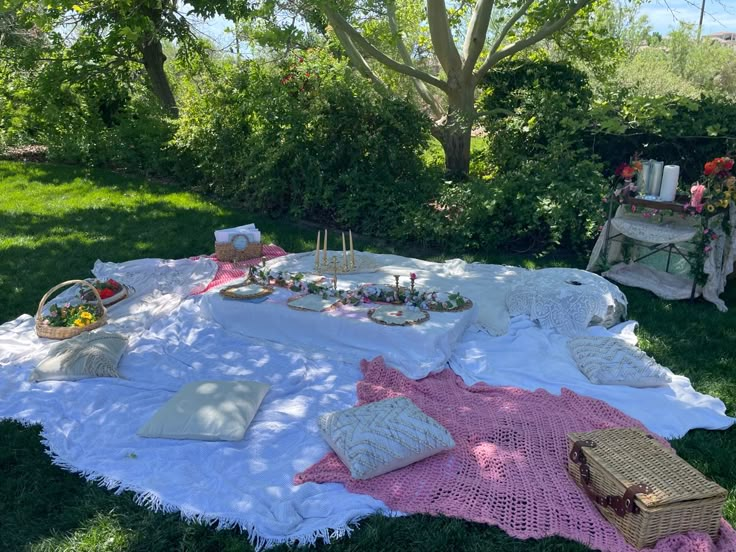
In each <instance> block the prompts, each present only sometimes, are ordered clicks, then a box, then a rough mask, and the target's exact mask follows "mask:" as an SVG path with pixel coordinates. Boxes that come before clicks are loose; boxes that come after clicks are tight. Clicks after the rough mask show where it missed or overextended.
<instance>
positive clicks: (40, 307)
mask: <svg viewBox="0 0 736 552" xmlns="http://www.w3.org/2000/svg"><path fill="white" fill-rule="evenodd" d="M73 284H83V285H85V286H87V287H88V288H90V289H91V290H92V291H93V292H94V294H95V298H96V299H97V302H98V303H99V305H100V308H101V309H102V313H103V314H105V312H107V309H106V308H105V305H104V303H103V302H102V298H101V297H100V292H99V291H97V288H96V287H95V286H93V285H92V284H90V283H89V282H88V281H87V280H67V281H66V282H61V283H60V284H57V285H55V286H54V287H52V288H51V289H50V290H48V291H47V292H46V294H45V295H44V296H43V297H42V298H41V301H40V303H38V310H37V311H36V320H37V321H39V322H40V321H41V313H42V312H43V307H44V305H45V304H46V301H47V300H48V298H49V296H50V295H51V294H52V293H54V292H55V291H56V290H58V289H61V288H63V287H64V286H69V285H73Z"/></svg>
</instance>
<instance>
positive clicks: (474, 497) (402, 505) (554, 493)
mask: <svg viewBox="0 0 736 552" xmlns="http://www.w3.org/2000/svg"><path fill="white" fill-rule="evenodd" d="M361 369H362V371H363V374H364V376H365V379H364V380H363V381H361V382H359V383H358V399H359V404H363V403H368V402H374V401H378V400H381V399H386V398H389V397H397V396H405V397H408V398H409V399H411V400H412V401H413V402H414V403H415V404H416V405H417V406H418V407H419V408H421V409H422V410H423V411H424V412H425V413H426V414H427V415H429V416H431V417H432V418H434V419H435V420H437V421H438V422H439V423H441V424H442V425H443V426H445V427H446V428H447V429H448V430H449V432H450V433H451V434H452V437H453V438H454V439H455V443H456V447H455V449H453V450H452V451H448V452H445V453H441V454H438V455H436V456H433V457H432V458H429V459H427V460H424V461H422V462H418V463H416V464H413V465H411V466H408V467H406V468H403V469H400V470H397V471H394V472H391V473H387V474H385V475H382V476H379V477H375V478H373V479H369V480H365V481H359V480H354V479H352V478H351V477H350V472H349V471H348V469H347V468H346V467H345V466H344V465H343V464H342V462H341V461H340V460H339V459H338V457H337V456H336V455H335V454H334V453H329V454H328V455H327V456H325V458H323V459H322V460H320V461H319V462H318V463H317V464H315V465H313V466H311V467H310V468H308V469H307V470H305V471H303V472H301V473H299V474H297V475H296V477H295V482H296V483H297V484H299V483H306V482H309V481H312V482H316V483H325V482H339V483H343V484H344V485H345V486H346V487H347V489H348V490H349V491H351V492H355V493H361V494H368V495H371V496H373V497H375V498H377V499H379V500H382V501H383V502H385V503H386V505H388V506H389V507H390V508H392V509H394V510H398V511H402V512H407V513H426V514H434V515H437V514H443V515H446V516H452V517H459V518H463V519H467V520H471V521H477V522H482V523H488V524H491V525H497V526H499V527H500V528H501V529H503V530H504V531H506V532H507V533H508V534H510V535H512V536H514V537H517V538H520V539H529V538H535V539H536V538H542V537H548V536H552V535H560V536H562V537H566V538H568V539H573V540H576V541H578V542H581V543H583V544H585V545H587V546H589V547H591V548H594V549H596V550H603V551H611V552H634V551H635V549H634V548H633V547H631V546H629V545H628V544H627V543H626V541H624V539H623V537H622V536H621V535H620V534H619V533H618V532H617V531H616V529H615V528H614V527H613V526H612V525H610V524H609V523H608V522H607V521H606V520H605V519H604V518H603V516H601V515H600V513H599V512H598V511H597V510H596V508H595V507H594V506H593V504H592V502H591V501H590V500H589V499H588V498H587V497H586V496H585V494H584V493H583V492H582V491H581V490H580V489H579V488H578V487H577V486H576V485H575V483H573V481H572V479H571V478H570V477H569V476H568V474H567V471H566V462H567V457H566V455H567V444H566V438H565V436H566V434H567V433H569V432H571V431H590V430H594V429H603V428H611V427H640V428H643V426H642V425H641V424H640V423H639V422H638V421H636V420H634V419H633V418H630V417H628V416H626V415H625V414H623V413H622V412H620V411H619V410H616V409H615V408H613V407H611V406H609V405H608V404H606V403H604V402H602V401H599V400H596V399H591V398H588V397H584V396H581V395H577V394H575V393H573V392H572V391H569V390H567V389H563V390H562V394H561V395H560V396H557V395H552V394H550V393H548V392H547V391H544V390H538V391H534V392H531V391H525V390H522V389H516V388H512V387H490V386H488V385H486V384H483V383H479V384H475V385H473V386H472V387H468V386H467V385H465V384H464V383H463V381H462V379H461V378H460V377H459V376H457V375H456V374H455V373H454V372H453V371H452V370H450V369H449V368H448V369H446V370H444V371H443V372H440V373H438V374H432V375H430V376H429V377H427V378H424V379H423V380H420V381H414V380H411V379H409V378H407V377H405V376H404V375H403V374H401V372H399V371H398V370H394V369H392V368H387V367H386V365H385V364H384V362H383V359H382V358H381V357H378V358H376V359H374V360H373V361H371V362H368V361H363V362H362V363H361ZM654 550H656V551H659V552H664V551H669V552H674V551H677V552H716V551H718V552H727V551H734V550H736V532H734V530H733V529H732V528H731V526H730V525H728V524H727V523H726V522H725V521H722V522H721V536H720V539H719V541H718V544H717V545H714V544H713V543H712V542H711V540H710V538H709V537H708V536H707V535H705V534H694V533H689V534H686V535H675V536H672V537H668V538H666V539H662V540H661V541H660V542H659V543H657V546H656V547H655V548H654Z"/></svg>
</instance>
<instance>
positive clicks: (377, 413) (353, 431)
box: [319, 397, 455, 479]
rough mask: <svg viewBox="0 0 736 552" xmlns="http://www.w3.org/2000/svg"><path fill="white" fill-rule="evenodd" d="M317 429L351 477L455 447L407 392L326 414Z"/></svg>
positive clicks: (394, 467) (396, 466) (373, 474)
mask: <svg viewBox="0 0 736 552" xmlns="http://www.w3.org/2000/svg"><path fill="white" fill-rule="evenodd" d="M319 429H320V431H321V432H322V436H323V437H324V438H325V440H326V441H327V443H328V444H329V445H330V447H332V450H334V451H335V453H336V454H337V456H338V457H339V458H340V460H342V462H343V463H344V464H345V465H346V466H347V467H348V469H349V470H350V475H351V476H352V477H353V479H370V478H371V477H376V476H377V475H381V474H384V473H388V472H390V471H393V470H397V469H399V468H403V467H404V466H408V465H409V464H413V463H414V462H418V461H419V460H423V459H425V458H428V457H429V456H432V455H434V454H437V453H438V452H442V451H444V450H449V449H451V448H453V447H454V446H455V441H453V439H452V436H451V435H450V433H449V432H448V431H447V430H446V429H445V428H444V427H442V426H441V425H440V424H439V423H437V422H436V421H435V420H433V419H432V418H430V417H429V416H427V415H426V414H425V413H424V412H422V411H421V410H420V409H419V408H418V407H417V406H416V405H415V404H414V403H413V402H411V401H410V400H409V399H407V398H406V397H396V398H392V399H384V400H382V401H377V402H374V403H369V404H365V405H363V406H358V407H355V408H349V409H347V410H343V411H341V412H333V413H331V414H325V415H323V416H321V417H320V419H319Z"/></svg>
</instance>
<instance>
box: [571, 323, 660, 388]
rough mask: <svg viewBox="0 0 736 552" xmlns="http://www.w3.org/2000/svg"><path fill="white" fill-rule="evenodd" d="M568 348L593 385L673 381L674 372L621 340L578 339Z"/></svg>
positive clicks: (654, 385) (652, 384)
mask: <svg viewBox="0 0 736 552" xmlns="http://www.w3.org/2000/svg"><path fill="white" fill-rule="evenodd" d="M568 347H569V348H570V353H572V358H573V359H575V363H576V364H577V365H578V368H579V369H580V371H581V372H582V373H583V374H585V375H586V376H587V378H588V379H589V380H590V381H591V382H592V383H597V384H601V385H628V386H630V387H659V386H662V385H667V384H668V383H669V382H670V381H672V372H670V371H669V370H668V369H667V368H665V367H664V366H660V365H659V364H658V363H657V361H655V360H654V359H653V358H651V357H649V356H647V355H646V353H644V351H642V350H641V349H639V348H638V347H635V346H634V345H630V344H628V343H626V342H625V341H623V340H621V339H616V338H614V337H598V336H585V337H576V338H573V339H571V340H570V341H569V342H568Z"/></svg>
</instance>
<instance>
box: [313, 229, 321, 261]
mask: <svg viewBox="0 0 736 552" xmlns="http://www.w3.org/2000/svg"><path fill="white" fill-rule="evenodd" d="M321 235H322V232H321V231H319V230H317V249H315V250H314V266H315V267H316V266H319V238H320V236H321Z"/></svg>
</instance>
